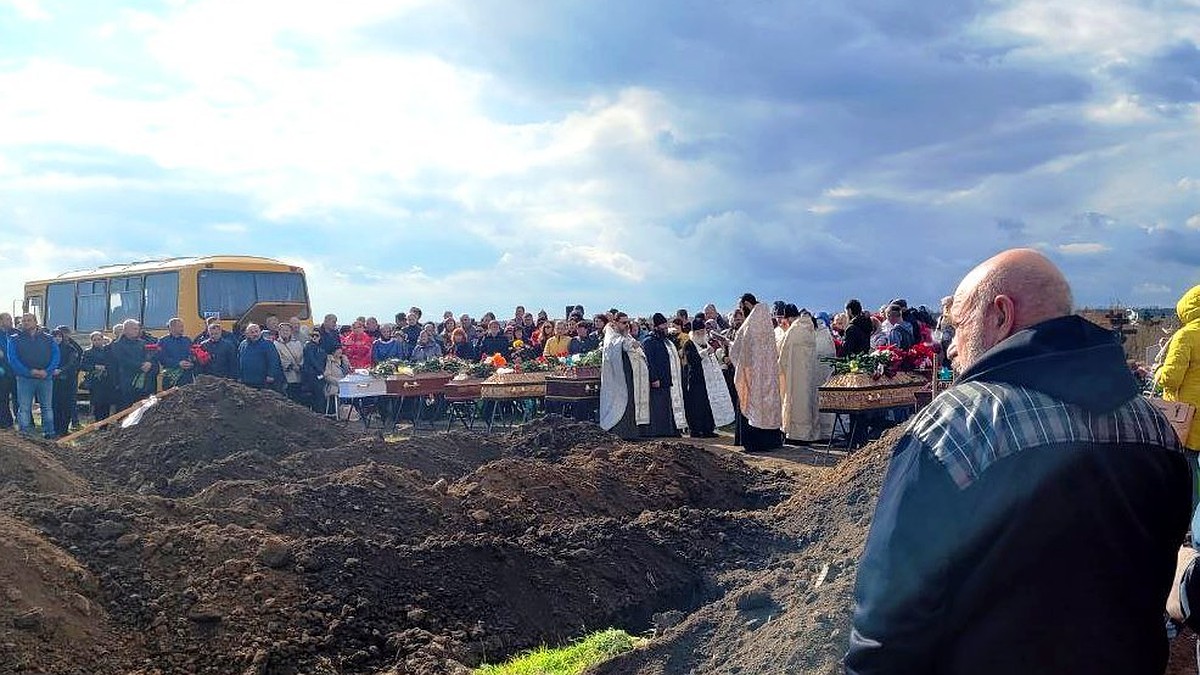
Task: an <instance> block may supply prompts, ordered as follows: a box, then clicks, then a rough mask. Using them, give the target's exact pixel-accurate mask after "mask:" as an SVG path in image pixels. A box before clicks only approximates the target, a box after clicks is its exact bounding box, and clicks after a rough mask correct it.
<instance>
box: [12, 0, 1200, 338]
mask: <svg viewBox="0 0 1200 675" xmlns="http://www.w3.org/2000/svg"><path fill="white" fill-rule="evenodd" d="M1198 41H1200V4H1198V3H1197V1H1196V0H1175V1H1171V0H1161V1H1148V2H1124V1H1118V0H1092V1H1090V2H1086V3H1081V2H1077V1H1076V0H1011V1H1006V0H988V1H987V2H984V1H981V0H939V1H938V2H934V1H932V0H906V1H905V2H899V1H898V0H871V1H867V0H811V1H806V2H755V1H751V2H732V1H730V0H711V1H706V2H699V3H698V2H685V1H683V0H678V1H670V0H661V1H656V2H644V1H640V0H639V1H634V0H630V1H626V0H609V1H606V2H583V1H580V2H573V1H570V0H558V1H554V2H550V1H528V2H499V1H493V0H464V1H462V2H454V1H447V2H431V1H430V2H427V1H422V0H399V1H383V0H358V1H356V2H353V3H331V2H316V1H305V0H289V1H282V0H263V1H260V2H253V3H247V2H239V1H235V0H196V1H184V0H167V1H165V2H151V1H145V2H127V3H118V2H111V3H108V2H106V3H90V2H89V3H85V2H79V1H77V0H0V92H2V93H0V268H3V269H4V270H5V273H4V274H3V275H2V278H0V300H7V299H11V298H15V297H18V296H19V295H20V284H21V282H22V281H24V280H26V279H29V278H35V277H40V276H46V275H50V274H54V273H57V272H60V271H64V270H66V269H73V268H79V267H87V266H92V265H98V264H103V263H106V262H120V261H128V260H134V259H145V258H152V257H161V256H167V255H192V254H209V253H245V254H255V255H267V256H272V257H277V258H281V259H284V260H288V261H291V262H295V263H299V264H302V265H304V266H305V268H306V269H307V270H308V271H309V277H310V282H309V287H310V289H311V294H312V297H313V301H314V310H315V311H317V312H324V311H327V310H332V311H336V312H338V313H339V314H343V315H356V314H376V315H380V316H387V315H390V314H392V313H394V312H395V311H396V310H397V309H402V308H407V307H408V306H409V305H412V304H418V305H421V306H422V307H424V308H425V309H426V310H427V311H431V312H437V313H440V311H441V310H443V309H454V310H455V311H456V312H463V311H466V312H470V313H472V314H478V313H480V312H482V311H483V310H485V309H497V310H502V311H507V310H509V309H511V306H512V305H514V304H517V303H524V304H526V305H529V306H532V307H546V308H549V309H556V308H561V307H562V306H563V305H565V304H567V303H568V302H579V303H582V304H584V305H586V306H587V307H588V308H589V309H591V308H595V309H600V308H602V307H603V308H607V307H609V306H612V305H616V306H620V307H622V308H628V309H632V310H635V311H638V312H643V313H644V312H651V311H655V310H663V311H667V310H671V309H674V308H676V307H690V308H697V307H699V306H701V305H702V304H703V303H705V302H708V301H715V302H717V303H718V305H719V306H721V307H722V308H728V307H729V306H731V305H732V303H733V299H734V298H735V297H736V296H737V295H739V294H740V293H742V292H743V291H746V290H749V291H752V292H754V293H756V294H757V295H758V296H759V297H760V298H763V299H768V300H773V299H776V298H786V299H789V300H792V301H795V302H797V304H800V305H804V306H809V307H816V308H823V309H831V308H834V307H836V306H839V305H841V304H842V303H843V302H844V301H845V299H846V298H847V297H850V296H857V297H861V298H862V299H863V300H864V301H865V302H866V303H867V304H868V305H875V304H879V303H882V302H884V301H886V300H887V299H889V298H891V297H895V296H904V297H907V298H909V299H910V300H913V301H914V302H925V303H935V302H936V301H937V299H938V298H939V297H940V296H942V295H944V294H946V293H948V292H950V291H951V290H952V289H953V287H954V286H955V285H956V283H957V281H958V280H959V279H960V278H961V277H962V275H963V274H964V273H965V272H966V271H967V270H968V269H969V268H970V267H972V266H973V265H974V264H975V263H977V262H978V261H979V260H982V259H983V258H986V257H988V256H989V255H991V254H993V253H995V252H996V251H998V250H1001V249H1003V248H1007V247H1011V246H1036V247H1038V248H1040V249H1042V250H1044V251H1045V252H1046V253H1047V254H1048V255H1050V256H1052V257H1053V258H1054V259H1055V260H1056V261H1057V262H1059V263H1060V264H1061V265H1062V266H1063V268H1064V269H1065V271H1066V272H1067V274H1068V277H1069V278H1070V279H1071V281H1072V283H1073V286H1074V288H1075V295H1076V299H1077V301H1078V302H1079V303H1080V304H1088V305H1106V304H1109V303H1112V302H1117V301H1120V302H1124V303H1127V304H1137V305H1161V304H1168V305H1170V304H1174V302H1175V300H1176V299H1177V298H1178V296H1179V295H1180V294H1181V293H1182V292H1183V291H1184V290H1186V289H1187V288H1189V287H1191V286H1192V285H1194V284H1196V283H1200V273H1198V270H1200V159H1198V158H1200V49H1198V47H1197V42H1198Z"/></svg>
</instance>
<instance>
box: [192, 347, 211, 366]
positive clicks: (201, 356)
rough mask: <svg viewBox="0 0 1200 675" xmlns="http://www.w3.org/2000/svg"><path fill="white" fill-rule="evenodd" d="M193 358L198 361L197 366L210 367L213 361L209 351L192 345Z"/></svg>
mask: <svg viewBox="0 0 1200 675" xmlns="http://www.w3.org/2000/svg"><path fill="white" fill-rule="evenodd" d="M192 358H193V359H195V360H196V365H198V366H200V367H204V366H207V365H208V362H209V361H212V354H209V353H208V350H206V349H205V348H203V347H201V346H200V345H192Z"/></svg>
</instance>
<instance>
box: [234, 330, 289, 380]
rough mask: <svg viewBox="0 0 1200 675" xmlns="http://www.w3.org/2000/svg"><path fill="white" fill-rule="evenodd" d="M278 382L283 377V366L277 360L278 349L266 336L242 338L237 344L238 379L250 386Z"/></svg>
mask: <svg viewBox="0 0 1200 675" xmlns="http://www.w3.org/2000/svg"><path fill="white" fill-rule="evenodd" d="M268 377H269V378H271V379H272V380H273V381H274V382H272V384H279V383H280V381H281V380H282V379H283V366H282V365H281V364H280V362H279V350H278V349H275V345H273V344H271V341H270V340H268V339H266V338H261V337H260V338H259V339H257V340H251V339H249V338H247V339H245V340H242V344H240V345H238V381H239V382H241V383H242V384H245V385H248V386H251V387H265V386H268V384H267V378H268Z"/></svg>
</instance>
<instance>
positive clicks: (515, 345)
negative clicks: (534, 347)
mask: <svg viewBox="0 0 1200 675" xmlns="http://www.w3.org/2000/svg"><path fill="white" fill-rule="evenodd" d="M512 346H513V349H521V348H523V347H524V346H525V341H524V340H513V343H512Z"/></svg>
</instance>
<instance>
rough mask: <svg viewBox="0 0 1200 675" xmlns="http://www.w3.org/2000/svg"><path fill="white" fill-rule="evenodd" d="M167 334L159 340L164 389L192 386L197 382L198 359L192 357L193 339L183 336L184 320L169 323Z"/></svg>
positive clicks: (174, 320) (176, 319)
mask: <svg viewBox="0 0 1200 675" xmlns="http://www.w3.org/2000/svg"><path fill="white" fill-rule="evenodd" d="M167 333H168V334H167V335H164V336H163V337H161V338H159V340H158V362H159V364H160V365H161V366H162V372H163V389H170V388H171V387H179V386H182V385H185V384H191V383H192V382H194V381H195V380H196V369H195V368H196V358H195V357H194V356H192V340H191V338H189V337H187V336H186V335H184V334H183V319H179V318H175V319H171V320H170V321H168V322H167Z"/></svg>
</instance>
